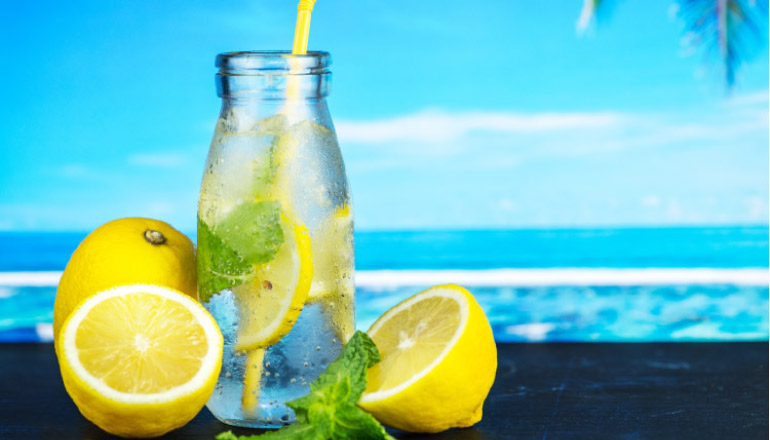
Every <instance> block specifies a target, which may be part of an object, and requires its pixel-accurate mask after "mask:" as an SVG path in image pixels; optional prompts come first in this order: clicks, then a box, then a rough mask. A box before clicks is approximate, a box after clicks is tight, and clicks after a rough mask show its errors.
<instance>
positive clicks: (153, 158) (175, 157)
mask: <svg viewBox="0 0 770 440" xmlns="http://www.w3.org/2000/svg"><path fill="white" fill-rule="evenodd" d="M186 161H187V156H185V155H184V154H182V153H137V154H132V155H130V156H129V157H128V163H130V164H131V165H138V166H146V167H158V168H176V167H179V166H181V165H184V163H185V162H186Z"/></svg>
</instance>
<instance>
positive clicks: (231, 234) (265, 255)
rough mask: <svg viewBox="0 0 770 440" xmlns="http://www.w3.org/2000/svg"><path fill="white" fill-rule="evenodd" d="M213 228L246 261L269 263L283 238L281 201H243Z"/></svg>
mask: <svg viewBox="0 0 770 440" xmlns="http://www.w3.org/2000/svg"><path fill="white" fill-rule="evenodd" d="M214 232H215V233H216V235H217V236H219V237H221V238H222V241H223V242H224V243H225V244H227V246H228V247H229V248H230V249H232V250H233V251H235V252H236V253H237V254H238V255H239V256H240V257H241V258H242V259H243V260H244V261H246V262H248V263H250V264H262V263H267V262H268V261H271V260H272V259H273V258H275V254H276V253H277V252H278V249H279V248H280V247H281V245H282V244H283V241H284V236H283V228H282V227H281V204H280V203H278V202H277V201H259V202H246V203H241V204H240V205H237V206H236V207H235V208H233V209H232V211H230V213H229V214H228V215H227V217H226V218H225V219H224V220H222V221H220V222H218V223H217V224H216V225H215V226H214Z"/></svg>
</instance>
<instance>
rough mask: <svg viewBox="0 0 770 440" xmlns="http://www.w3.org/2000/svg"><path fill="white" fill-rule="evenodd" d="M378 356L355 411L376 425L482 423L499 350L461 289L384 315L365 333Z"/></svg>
mask: <svg viewBox="0 0 770 440" xmlns="http://www.w3.org/2000/svg"><path fill="white" fill-rule="evenodd" d="M367 333H368V334H369V336H370V337H371V338H372V339H373V340H374V343H375V344H376V345H377V348H378V349H379V351H380V354H381V355H382V360H381V361H380V363H378V364H377V365H375V366H374V367H372V368H370V369H369V372H368V379H367V381H368V385H367V388H366V391H365V392H364V394H363V396H362V397H361V400H360V401H359V402H358V405H359V406H360V407H361V408H363V409H364V410H366V411H367V412H370V413H371V414H372V415H374V416H375V417H376V418H377V419H378V420H380V421H381V422H382V423H384V424H386V425H389V426H392V427H394V428H398V429H402V430H405V431H411V432H440V431H443V430H446V429H449V428H453V427H466V426H471V425H473V424H475V423H476V422H478V421H480V420H481V415H482V406H483V404H484V399H486V397H487V394H488V393H489V389H490V388H491V387H492V383H493V382H494V380H495V372H496V370H497V348H496V346H495V340H494V337H493V335H492V328H491V327H490V325H489V321H488V320H487V318H486V316H485V315H484V311H483V310H482V309H481V307H480V306H479V304H478V303H477V302H476V300H475V299H474V298H473V295H471V293H470V292H468V291H467V290H466V289H464V288H462V287H460V286H457V285H454V284H447V285H442V286H436V287H432V288H430V289H428V290H425V291H423V292H420V293H418V294H417V295H414V296H412V297H411V298H408V299H406V300H405V301H403V302H401V303H400V304H398V305H396V306H395V307H393V308H392V309H390V310H388V311H387V312H385V314H384V315H382V316H381V317H380V318H379V319H378V320H377V321H375V323H374V324H372V327H371V328H370V329H369V331H368V332H367Z"/></svg>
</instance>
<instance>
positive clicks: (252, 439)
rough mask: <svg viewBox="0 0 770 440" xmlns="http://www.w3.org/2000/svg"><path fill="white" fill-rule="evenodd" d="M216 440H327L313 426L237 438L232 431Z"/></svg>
mask: <svg viewBox="0 0 770 440" xmlns="http://www.w3.org/2000/svg"><path fill="white" fill-rule="evenodd" d="M215 438H216V440H297V439H306V440H327V439H326V437H323V435H322V434H321V433H319V432H318V431H317V430H316V429H315V427H314V426H313V425H290V426H286V427H284V428H281V429H279V430H277V431H268V432H265V433H264V434H255V435H242V436H240V437H239V436H237V435H235V434H233V432H232V431H227V432H223V433H221V434H219V435H217V436H216V437H215Z"/></svg>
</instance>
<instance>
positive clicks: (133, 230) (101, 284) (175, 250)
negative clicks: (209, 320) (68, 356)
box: [53, 218, 198, 350]
mask: <svg viewBox="0 0 770 440" xmlns="http://www.w3.org/2000/svg"><path fill="white" fill-rule="evenodd" d="M196 273H197V272H196V267H195V247H194V246H193V244H192V242H191V241H190V239H189V238H187V237H186V236H185V235H184V234H182V233H181V232H179V231H177V230H176V229H174V228H173V227H171V225H169V224H168V223H164V222H162V221H159V220H151V219H146V218H123V219H119V220H113V221H111V222H109V223H106V224H104V225H102V226H100V227H99V228H97V229H96V230H95V231H93V232H91V233H90V234H89V235H88V236H87V237H86V238H85V240H83V242H82V243H80V245H79V246H78V248H77V249H75V252H74V253H73V254H72V257H71V258H70V261H69V263H67V267H66V269H65V270H64V274H63V275H62V278H61V281H60V282H59V288H58V290H57V292H56V302H55V304H54V315H53V334H54V339H56V338H57V336H58V334H59V329H60V328H61V326H62V323H63V322H64V320H65V319H66V318H67V316H69V314H70V313H71V312H72V310H74V309H75V307H76V306H77V305H78V304H79V303H80V302H82V301H83V300H85V299H86V298H88V297H90V296H92V295H94V294H95V293H97V292H101V291H102V290H105V289H109V288H111V287H115V286H120V285H125V284H135V283H144V284H156V285H160V286H166V287H170V288H172V289H176V290H179V291H181V292H183V293H186V294H187V295H190V296H191V297H193V298H197V296H198V290H197V279H196ZM57 350H58V348H57Z"/></svg>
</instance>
